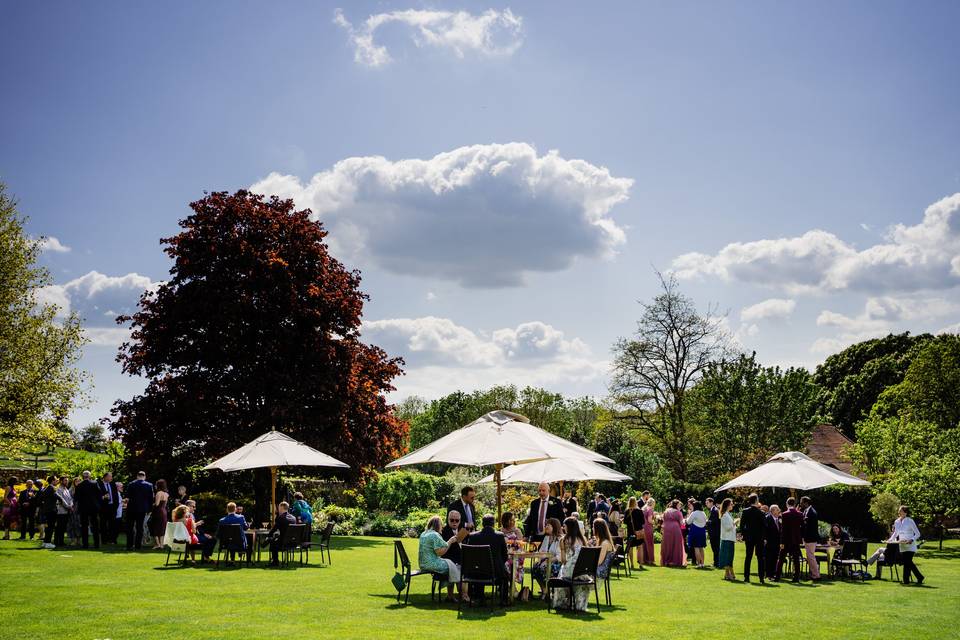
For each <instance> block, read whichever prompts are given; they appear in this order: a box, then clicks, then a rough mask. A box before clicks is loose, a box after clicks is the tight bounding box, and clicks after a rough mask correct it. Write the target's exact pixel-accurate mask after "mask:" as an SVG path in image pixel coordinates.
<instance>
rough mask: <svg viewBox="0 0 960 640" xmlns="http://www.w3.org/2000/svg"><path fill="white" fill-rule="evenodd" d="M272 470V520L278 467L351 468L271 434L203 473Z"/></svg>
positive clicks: (284, 435) (318, 452)
mask: <svg viewBox="0 0 960 640" xmlns="http://www.w3.org/2000/svg"><path fill="white" fill-rule="evenodd" d="M262 467H269V468H270V515H271V517H272V516H273V510H274V504H273V501H274V498H275V496H276V495H277V467H334V468H339V469H349V468H350V465H348V464H346V463H345V462H340V461H339V460H337V459H336V458H334V457H332V456H328V455H327V454H325V453H323V452H321V451H317V450H316V449H314V448H313V447H311V446H309V445H306V444H304V443H302V442H299V441H297V440H294V439H293V438H291V437H290V436H288V435H286V434H284V433H281V432H279V431H268V432H266V433H265V434H263V435H262V436H260V437H259V438H257V439H255V440H252V441H250V442H248V443H247V444H245V445H243V446H242V447H240V448H239V449H237V450H236V451H233V452H232V453H228V454H227V455H225V456H223V457H222V458H220V459H219V460H214V461H213V462H211V463H210V464H208V465H207V466H205V467H204V469H207V470H209V469H220V470H221V471H242V470H244V469H259V468H262Z"/></svg>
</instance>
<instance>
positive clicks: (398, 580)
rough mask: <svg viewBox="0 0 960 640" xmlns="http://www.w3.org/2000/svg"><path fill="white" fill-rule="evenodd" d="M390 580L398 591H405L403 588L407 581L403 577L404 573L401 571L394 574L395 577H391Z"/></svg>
mask: <svg viewBox="0 0 960 640" xmlns="http://www.w3.org/2000/svg"><path fill="white" fill-rule="evenodd" d="M390 582H392V583H393V588H394V589H396V590H397V591H398V592H400V591H403V588H404V587H405V586H407V581H406V579H405V578H404V577H403V574H402V573H400V572H399V571H398V572H396V573H394V574H393V577H392V578H390Z"/></svg>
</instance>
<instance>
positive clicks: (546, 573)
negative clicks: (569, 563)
mask: <svg viewBox="0 0 960 640" xmlns="http://www.w3.org/2000/svg"><path fill="white" fill-rule="evenodd" d="M562 534H563V525H561V524H560V521H559V520H557V519H556V518H550V519H548V520H547V526H546V527H545V528H544V530H543V540H542V541H541V542H540V551H541V552H542V553H549V554H550V557H549V558H544V559H543V560H541V561H540V562H538V563H537V564H535V565H534V567H533V578H534V580H536V581H537V584H539V585H540V592H541V593H542V594H543V599H544V600H546V598H547V592H546V583H547V580H549V579H550V578H552V577H554V576H556V575H558V574H559V573H560V538H561V536H562Z"/></svg>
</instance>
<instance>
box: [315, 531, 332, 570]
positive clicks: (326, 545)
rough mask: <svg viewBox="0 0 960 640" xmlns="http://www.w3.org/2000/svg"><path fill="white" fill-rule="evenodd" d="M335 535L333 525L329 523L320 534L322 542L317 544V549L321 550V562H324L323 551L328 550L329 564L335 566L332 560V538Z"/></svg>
mask: <svg viewBox="0 0 960 640" xmlns="http://www.w3.org/2000/svg"><path fill="white" fill-rule="evenodd" d="M332 535H333V523H332V522H328V523H327V526H326V527H324V528H323V532H322V533H321V534H320V542H318V543H317V549H319V550H320V562H323V550H324V549H326V550H327V564H333V561H332V560H331V559H330V537H331V536H332Z"/></svg>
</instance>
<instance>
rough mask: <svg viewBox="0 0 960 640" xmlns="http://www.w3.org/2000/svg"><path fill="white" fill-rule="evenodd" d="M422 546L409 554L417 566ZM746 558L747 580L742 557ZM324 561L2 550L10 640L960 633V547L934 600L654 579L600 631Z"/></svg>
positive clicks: (644, 575)
mask: <svg viewBox="0 0 960 640" xmlns="http://www.w3.org/2000/svg"><path fill="white" fill-rule="evenodd" d="M415 545H416V541H415V540H408V541H407V548H408V550H409V551H410V553H411V555H412V557H414V558H415V557H416V554H415V551H416V546H415ZM872 549H873V546H872V545H871V551H872ZM737 553H738V558H737V561H736V564H737V565H738V566H740V565H741V562H742V557H743V556H742V554H743V548H742V546H739V547H738V549H737ZM318 557H319V556H317V557H313V558H312V561H313V562H314V564H312V565H310V566H308V567H297V568H295V569H279V570H278V569H268V568H260V567H254V568H243V569H221V570H213V569H210V568H199V567H197V568H185V569H181V568H170V569H164V568H162V567H161V565H162V563H163V556H162V555H161V554H159V553H155V552H141V553H138V554H128V553H126V552H123V551H113V550H108V551H92V550H91V551H83V550H77V549H74V548H67V549H65V550H59V549H58V550H55V551H44V550H40V549H37V548H35V545H34V544H30V543H23V542H20V541H16V540H10V541H7V542H0V585H3V593H4V604H3V625H2V632H0V637H3V638H11V639H12V638H24V639H30V640H68V639H84V640H92V639H94V638H101V639H103V638H110V639H111V640H128V639H130V640H132V639H138V638H149V639H157V640H168V639H170V638H188V639H189V640H201V639H206V638H210V639H227V638H242V639H244V640H254V639H257V638H279V637H290V638H370V637H373V638H377V639H378V640H381V639H385V638H428V637H430V638H437V637H440V636H443V635H445V636H451V634H454V635H455V636H456V637H460V636H464V637H484V638H492V637H502V638H510V640H523V639H525V638H531V637H538V638H560V637H571V632H572V633H573V634H575V636H576V637H586V636H584V635H583V634H584V633H591V634H592V633H595V632H600V633H603V634H606V635H605V636H595V635H594V636H590V637H612V636H613V634H617V636H618V637H620V636H621V635H622V634H623V633H624V632H625V631H629V633H628V634H627V635H628V636H629V637H656V638H662V637H669V638H685V637H690V635H689V624H690V623H691V622H692V621H696V622H697V623H699V624H701V625H702V627H701V628H702V631H703V633H705V634H706V635H702V637H717V636H721V635H722V636H727V637H749V638H787V637H798V636H799V635H800V634H799V629H801V628H803V629H804V632H803V636H804V638H806V639H810V640H812V639H814V638H829V639H830V640H836V639H837V638H843V639H851V638H869V639H873V638H879V637H902V638H906V637H909V638H944V637H947V636H951V637H956V636H955V635H954V634H956V633H957V628H958V623H960V542H958V541H950V542H949V543H948V544H947V545H945V546H944V550H943V551H942V552H941V551H937V550H936V546H935V545H929V546H928V548H927V549H926V550H924V551H922V552H921V553H920V554H919V556H918V565H919V566H920V567H921V570H922V571H923V572H924V573H925V575H926V578H927V580H926V584H924V585H923V586H922V587H913V586H903V585H900V584H897V583H892V582H889V581H869V582H866V583H863V584H861V583H850V582H830V581H825V582H824V583H822V584H819V585H816V586H813V585H811V584H810V583H803V584H801V585H792V584H789V583H786V584H776V585H768V586H766V587H761V586H760V585H759V584H757V583H753V584H750V585H746V584H742V583H738V584H730V583H725V582H723V581H722V580H721V574H720V572H719V571H712V570H703V571H700V570H695V569H664V568H660V567H655V568H650V569H647V570H644V571H640V572H635V573H634V575H633V577H631V578H624V579H621V580H619V581H617V580H614V583H613V597H614V604H615V607H614V608H613V609H609V608H607V607H605V606H604V607H603V612H602V614H601V615H600V616H599V617H598V616H597V615H596V612H595V609H594V610H593V612H592V613H590V614H589V615H584V614H581V615H579V616H574V615H570V614H562V615H561V614H556V613H553V614H548V613H547V611H546V609H545V607H544V606H542V605H541V604H539V603H538V604H527V605H522V606H516V607H512V608H510V609H507V610H503V609H497V608H495V609H493V610H489V609H486V608H477V609H474V610H472V611H469V612H468V613H467V614H466V615H465V616H463V618H462V619H461V620H460V621H457V613H456V609H455V608H454V606H453V605H448V604H443V605H439V606H437V605H435V604H432V603H431V602H430V599H429V588H430V581H429V579H427V578H420V579H419V580H417V581H415V582H414V587H413V589H412V590H411V600H410V605H409V606H406V607H404V606H402V605H398V604H397V602H396V599H395V597H394V594H395V592H394V590H393V587H392V586H391V584H390V577H391V576H392V574H393V568H392V562H393V551H392V541H391V540H389V539H384V538H336V539H335V540H334V549H333V564H332V566H321V565H319V564H317V559H318ZM602 597H603V596H602V594H601V599H602ZM450 625H453V626H450ZM781 625H783V626H785V627H787V629H788V630H784V629H783V628H782V627H781ZM778 627H781V628H779V629H778ZM790 629H792V630H790ZM451 637H453V636H451Z"/></svg>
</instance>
